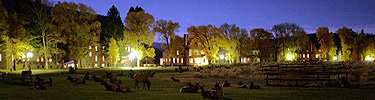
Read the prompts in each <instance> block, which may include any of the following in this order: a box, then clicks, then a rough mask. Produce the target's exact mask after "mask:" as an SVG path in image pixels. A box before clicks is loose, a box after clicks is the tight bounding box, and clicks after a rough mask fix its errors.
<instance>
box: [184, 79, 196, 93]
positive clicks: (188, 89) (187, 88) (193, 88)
mask: <svg viewBox="0 0 375 100" xmlns="http://www.w3.org/2000/svg"><path fill="white" fill-rule="evenodd" d="M186 85H187V86H185V87H182V88H181V89H180V92H181V93H197V92H198V90H199V87H200V85H199V83H197V82H195V85H192V84H191V83H190V82H188V83H187V84H186Z"/></svg>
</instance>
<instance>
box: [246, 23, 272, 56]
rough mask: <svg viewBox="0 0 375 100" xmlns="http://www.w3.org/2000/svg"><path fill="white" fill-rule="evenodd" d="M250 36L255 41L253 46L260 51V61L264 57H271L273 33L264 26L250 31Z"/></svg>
mask: <svg viewBox="0 0 375 100" xmlns="http://www.w3.org/2000/svg"><path fill="white" fill-rule="evenodd" d="M250 36H251V39H252V41H253V43H252V46H253V48H254V49H255V50H258V51H259V54H258V57H259V60H260V62H262V60H263V58H267V57H269V55H268V54H270V48H271V45H269V44H271V39H272V37H273V35H272V33H270V32H267V31H266V30H264V29H263V28H256V29H253V30H251V31H250Z"/></svg>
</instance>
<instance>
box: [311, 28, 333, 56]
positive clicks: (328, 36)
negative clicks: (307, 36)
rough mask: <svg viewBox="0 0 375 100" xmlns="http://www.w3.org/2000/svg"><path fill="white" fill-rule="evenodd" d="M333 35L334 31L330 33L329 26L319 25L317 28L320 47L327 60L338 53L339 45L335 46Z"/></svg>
mask: <svg viewBox="0 0 375 100" xmlns="http://www.w3.org/2000/svg"><path fill="white" fill-rule="evenodd" d="M333 35H334V34H333V33H329V29H328V27H319V28H318V29H317V30H316V37H317V38H318V42H319V44H320V49H321V50H322V53H323V54H325V56H326V59H327V61H329V60H330V59H331V58H332V57H333V56H335V55H336V50H337V47H336V46H335V41H333Z"/></svg>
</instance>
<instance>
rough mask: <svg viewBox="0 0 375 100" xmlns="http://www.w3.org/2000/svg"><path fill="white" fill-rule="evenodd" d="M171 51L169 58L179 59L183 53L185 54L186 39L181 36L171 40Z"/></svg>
mask: <svg viewBox="0 0 375 100" xmlns="http://www.w3.org/2000/svg"><path fill="white" fill-rule="evenodd" d="M171 43H172V44H170V45H171V50H170V51H168V53H169V57H172V58H177V57H179V56H178V55H180V54H181V53H183V52H185V47H184V39H183V38H182V37H181V36H175V37H174V38H173V39H171Z"/></svg>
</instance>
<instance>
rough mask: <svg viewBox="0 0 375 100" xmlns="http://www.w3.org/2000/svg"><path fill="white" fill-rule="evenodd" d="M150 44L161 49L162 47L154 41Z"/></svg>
mask: <svg viewBox="0 0 375 100" xmlns="http://www.w3.org/2000/svg"><path fill="white" fill-rule="evenodd" d="M152 46H153V47H154V48H156V49H159V50H162V48H161V43H158V42H154V43H152Z"/></svg>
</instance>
